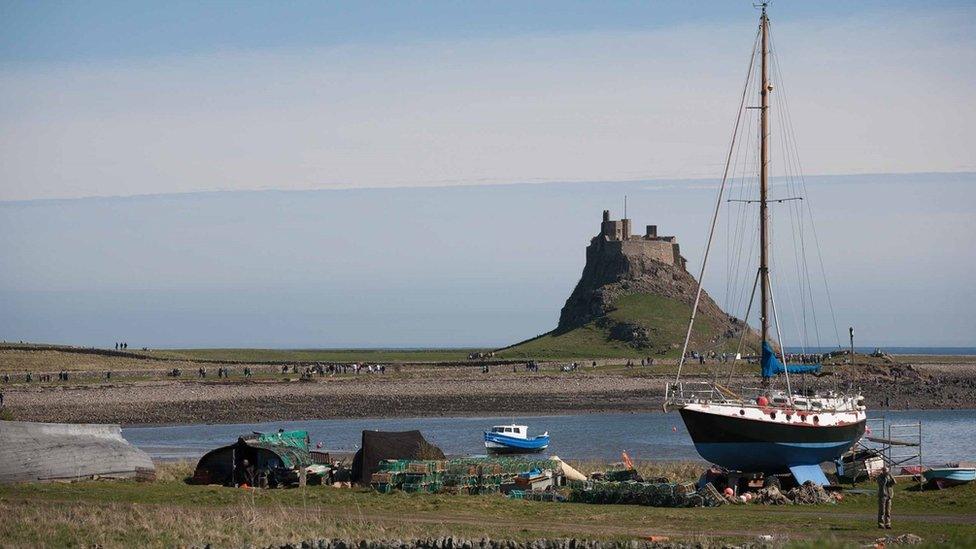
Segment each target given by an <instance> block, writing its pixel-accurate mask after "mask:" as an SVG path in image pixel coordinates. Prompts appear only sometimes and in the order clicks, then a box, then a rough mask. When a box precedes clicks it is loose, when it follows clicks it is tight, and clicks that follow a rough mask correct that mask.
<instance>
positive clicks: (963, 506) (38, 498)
mask: <svg viewBox="0 0 976 549" xmlns="http://www.w3.org/2000/svg"><path fill="white" fill-rule="evenodd" d="M161 476H162V477H163V480H161V481H157V482H154V483H148V484H143V483H136V482H104V481H102V482H98V481H96V482H81V483H74V484H56V483H51V484H19V485H3V486H0V516H3V517H4V520H2V521H0V545H3V546H11V547H17V546H23V547H36V546H79V545H81V546H85V545H95V544H97V545H101V546H109V547H114V546H172V545H189V544H202V543H203V542H213V543H216V544H217V545H219V546H240V545H244V544H269V543H275V542H277V543H283V542H285V541H295V540H301V539H310V538H322V537H365V538H371V539H377V538H387V539H390V538H407V537H426V536H440V535H455V536H465V537H468V538H475V539H477V538H480V537H482V536H484V535H487V536H489V537H492V538H509V539H532V538H539V537H550V538H552V537H569V536H576V537H584V538H590V539H594V538H596V539H634V538H637V537H643V536H649V535H666V536H669V537H671V539H672V540H675V541H677V540H680V541H689V542H698V541H709V542H720V541H751V540H754V539H755V537H756V536H757V535H759V534H773V535H775V536H777V537H778V538H779V539H782V540H789V541H792V542H794V543H797V542H798V543H801V544H808V545H809V546H817V547H822V546H824V544H825V542H828V543H829V542H832V543H830V544H845V545H853V546H856V545H861V544H864V543H869V542H871V541H873V540H874V539H875V538H877V537H879V536H880V535H881V534H882V533H881V532H879V530H878V529H877V527H876V525H875V523H874V512H875V509H876V507H875V497H874V496H873V494H864V495H855V494H849V495H848V496H847V497H846V498H845V500H844V501H843V502H842V503H840V504H837V505H824V506H782V507H767V506H760V505H742V506H724V507H720V508H713V509H661V508H648V507H637V506H623V505H584V504H553V503H538V502H527V501H511V500H507V499H505V498H503V497H501V496H449V495H420V494H414V495H407V494H401V493H397V494H391V495H382V494H376V493H373V492H369V491H363V490H343V489H333V488H326V487H308V488H306V489H304V490H300V489H293V490H263V491H262V490H239V489H232V488H220V487H212V486H188V485H186V484H183V483H182V482H181V481H180V480H178V479H177V478H174V477H177V476H179V475H172V474H170V475H166V474H163V475H161ZM905 488H906V486H902V485H899V486H898V493H897V494H896V496H895V504H894V519H895V520H894V523H895V530H893V531H891V532H890V533H891V534H895V535H897V534H902V533H905V532H911V533H914V534H917V535H920V536H922V538H924V539H925V540H926V541H927V542H928V543H929V544H936V543H940V542H941V543H948V544H950V545H955V546H958V547H970V546H972V544H973V543H974V542H976V524H974V523H976V485H970V486H963V487H957V488H953V489H950V490H945V491H939V492H935V491H929V492H922V493H918V492H911V491H906V490H905ZM886 533H887V532H886Z"/></svg>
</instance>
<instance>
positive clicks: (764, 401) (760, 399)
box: [756, 396, 769, 406]
mask: <svg viewBox="0 0 976 549" xmlns="http://www.w3.org/2000/svg"><path fill="white" fill-rule="evenodd" d="M756 404H758V405H760V406H769V399H768V398H766V397H765V396H759V397H758V398H756Z"/></svg>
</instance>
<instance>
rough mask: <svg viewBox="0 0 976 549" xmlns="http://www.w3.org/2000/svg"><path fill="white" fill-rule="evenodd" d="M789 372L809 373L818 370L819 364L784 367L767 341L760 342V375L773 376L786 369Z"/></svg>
mask: <svg viewBox="0 0 976 549" xmlns="http://www.w3.org/2000/svg"><path fill="white" fill-rule="evenodd" d="M787 369H789V372H790V373H791V374H811V373H816V372H819V371H820V365H819V364H788V365H787V366H786V367H785V368H784V367H783V362H782V361H780V359H779V358H777V357H776V353H774V352H773V348H772V347H770V346H769V342H766V341H763V344H762V376H763V377H773V376H775V375H777V374H782V373H783V372H785V371H787Z"/></svg>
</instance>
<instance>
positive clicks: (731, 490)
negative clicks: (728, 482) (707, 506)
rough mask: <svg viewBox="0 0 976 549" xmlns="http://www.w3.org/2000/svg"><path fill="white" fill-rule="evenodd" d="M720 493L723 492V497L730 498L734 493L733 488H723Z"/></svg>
mask: <svg viewBox="0 0 976 549" xmlns="http://www.w3.org/2000/svg"><path fill="white" fill-rule="evenodd" d="M722 493H723V494H725V497H727V498H730V497H732V496H734V495H735V490H733V489H732V488H726V489H725V490H723V491H722Z"/></svg>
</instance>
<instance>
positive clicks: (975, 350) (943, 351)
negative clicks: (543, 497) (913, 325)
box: [786, 345, 976, 356]
mask: <svg viewBox="0 0 976 549" xmlns="http://www.w3.org/2000/svg"><path fill="white" fill-rule="evenodd" d="M843 349H847V347H844V348H843ZM876 349H881V351H882V352H884V353H888V354H890V355H940V356H953V355H960V356H962V355H965V356H970V355H976V347H858V346H856V345H855V346H854V350H855V351H857V352H858V353H865V354H868V353H873V352H874V351H875V350H876ZM836 350H837V347H806V348H800V347H787V348H786V352H788V353H829V352H830V351H836Z"/></svg>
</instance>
